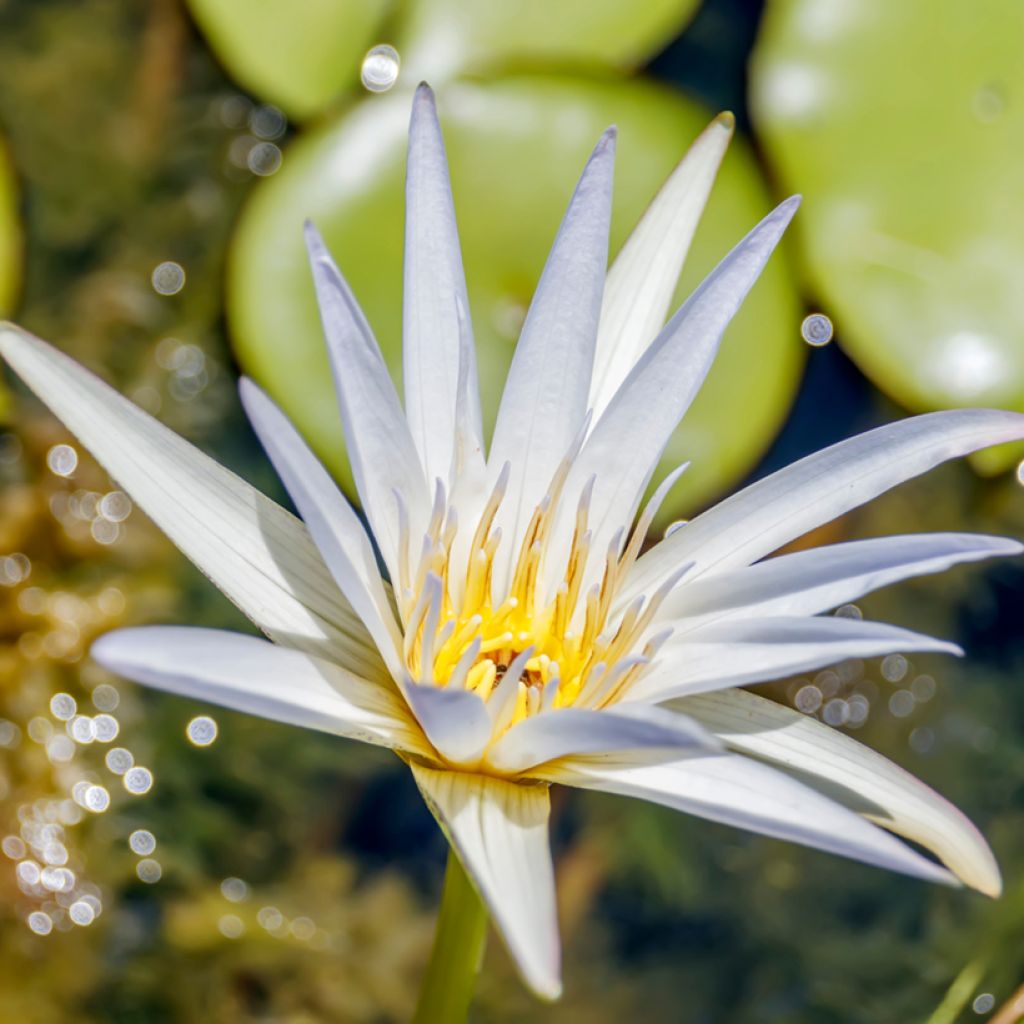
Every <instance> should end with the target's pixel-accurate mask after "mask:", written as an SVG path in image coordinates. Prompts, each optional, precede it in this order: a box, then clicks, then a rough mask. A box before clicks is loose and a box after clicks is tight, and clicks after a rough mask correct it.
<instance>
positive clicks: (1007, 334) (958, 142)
mask: <svg viewBox="0 0 1024 1024" xmlns="http://www.w3.org/2000/svg"><path fill="white" fill-rule="evenodd" d="M1022 38H1024V7H1022V6H1021V5H1020V4H1007V3H1003V2H1002V0H978V2H977V3H972V4H961V3H957V2H956V0H905V2H902V3H890V2H887V0H858V2H857V3H848V2H847V3H827V4H825V3H820V2H817V0H777V2H776V3H773V4H771V5H770V6H769V8H768V13H767V17H766V19H765V22H764V25H763V29H762V34H761V38H760V40H759V43H758V46H757V50H756V53H755V58H754V62H753V73H752V80H751V104H752V108H753V114H754V117H755V120H756V123H757V126H758V128H759V129H760V131H761V133H762V137H763V139H764V142H765V145H766V148H767V151H768V153H769V155H770V157H771V159H772V161H773V163H774V165H775V167H776V168H777V170H778V172H779V175H780V178H781V180H782V181H783V182H784V184H785V186H786V187H787V189H792V190H794V191H801V192H803V193H804V194H805V196H806V202H805V203H804V208H803V211H802V213H801V216H800V218H798V221H799V223H798V226H797V231H798V236H799V238H800V241H801V243H802V255H803V258H804V262H805V264H806V268H807V272H808V274H809V275H810V279H811V281H812V282H813V286H814V288H815V290H816V291H817V293H818V294H819V296H820V298H821V300H822V302H823V304H824V306H825V307H826V309H827V310H828V311H829V312H830V313H831V314H832V315H833V317H834V319H835V320H836V323H837V327H838V334H839V337H840V338H841V340H842V344H843V346H844V348H845V349H846V350H847V351H848V352H849V354H850V355H851V356H852V357H853V359H854V360H856V362H857V363H858V365H859V366H860V367H861V369H862V370H863V371H864V372H865V373H866V374H867V375H868V376H869V377H870V378H871V379H872V381H874V383H875V384H877V385H878V386H879V387H880V388H882V389H883V390H884V391H886V392H887V393H888V394H890V395H891V396H892V397H893V398H895V399H896V400H897V401H899V402H900V403H902V404H903V405H905V406H907V407H908V408H910V409H912V410H915V411H921V410H929V409H936V408H946V407H950V406H972V405H993V406H1002V407H1012V408H1017V409H1024V288H1022V287H1021V281H1022V280H1024V202H1022V199H1021V197H1022V191H1021V182H1022V181H1024V61H1022V60H1021V53H1020V40H1021V39H1022ZM1017 457H1019V451H1015V450H1014V449H1008V448H1002V449H994V450H992V451H990V452H988V453H984V455H983V457H981V458H980V459H979V460H978V461H979V465H980V466H981V467H982V468H985V469H991V470H998V469H1000V468H1003V467H1004V466H1005V465H1006V464H1008V462H1009V461H1011V460H1013V459H1015V458H1017Z"/></svg>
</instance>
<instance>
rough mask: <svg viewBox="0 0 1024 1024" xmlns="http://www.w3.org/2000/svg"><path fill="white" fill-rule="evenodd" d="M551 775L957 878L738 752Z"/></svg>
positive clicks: (911, 871) (910, 870)
mask: <svg viewBox="0 0 1024 1024" xmlns="http://www.w3.org/2000/svg"><path fill="white" fill-rule="evenodd" d="M544 774H545V777H546V778H548V779H549V780H550V781H551V782H561V783H565V784H566V785H569V786H578V787H580V788H583V789H597V790H602V791H603V792H605V793H619V794H621V795H623V796H632V797H638V798H639V799H641V800H650V801H651V802H652V803H658V804H664V805H665V806H666V807H672V808H674V809H675V810H677V811H683V812H685V813H687V814H695V815H697V816H698V817H701V818H708V819H710V820H711V821H719V822H722V823H723V824H726V825H735V826H736V827H738V828H742V829H747V830H748V831H750V832H759V833H761V834H762V835H766V836H773V837H774V838H776V839H785V840H787V841H788V842H793V843H800V844H802V845H804V846H811V847H814V848H816V849H819V850H826V851H828V852H829V853H838V854H839V855H840V856H843V857H851V858H853V859H854V860H860V861H864V862H865V863H867V864H874V865H876V866H877V867H883V868H888V869H889V870H891V871H900V872H903V873H905V874H908V875H916V876H917V877H919V878H925V879H928V880H929V881H932V882H943V883H945V884H947V885H956V884H957V883H956V879H955V878H954V877H953V876H952V875H950V874H949V872H947V871H946V870H944V869H943V868H941V867H940V866H939V865H937V864H934V863H932V862H931V861H930V860H927V859H926V858H925V857H922V856H921V855H920V854H919V853H915V852H914V851H913V850H912V849H910V847H908V846H905V845H904V844H903V843H901V842H900V841H899V840H898V839H896V838H895V837H893V836H891V835H889V833H888V832H885V831H883V830H882V829H880V828H876V827H875V826H874V825H872V824H870V823H869V822H867V821H865V820H864V819H863V818H861V817H858V816H857V815H856V814H854V813H853V812H852V811H848V810H847V809H846V808H845V807H842V806H840V805H839V804H837V803H835V802H834V801H832V800H829V799H828V798H827V797H824V796H822V795H821V794H820V793H817V792H815V791H814V790H813V789H811V788H810V787H808V786H805V785H803V784H802V783H800V782H797V781H796V780H795V779H791V778H790V777H789V776H787V775H784V774H783V773H782V772H779V771H776V770H775V769H774V768H770V767H768V766H767V765H763V764H759V763H758V762H757V761H753V760H751V759H749V758H746V757H742V756H740V755H738V754H708V755H701V756H695V757H690V758H686V759H683V760H678V761H674V762H672V763H669V764H645V763H643V762H642V761H641V760H640V759H638V758H633V759H628V758H623V759H621V760H618V761H616V760H615V759H613V758H607V759H601V760H597V759H595V760H594V761H593V763H591V764H584V763H583V762H582V761H579V762H573V763H572V764H563V765H558V766H555V765H552V766H551V767H550V768H548V769H547V770H546V771H545V773H544Z"/></svg>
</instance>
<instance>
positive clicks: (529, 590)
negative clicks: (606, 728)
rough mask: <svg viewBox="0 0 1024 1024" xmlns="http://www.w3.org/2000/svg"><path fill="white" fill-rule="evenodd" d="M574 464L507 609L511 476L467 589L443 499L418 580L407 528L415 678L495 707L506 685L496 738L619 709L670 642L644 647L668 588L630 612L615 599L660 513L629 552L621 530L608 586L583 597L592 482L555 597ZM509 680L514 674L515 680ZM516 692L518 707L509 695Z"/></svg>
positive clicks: (539, 523) (479, 532)
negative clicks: (503, 564)
mask: <svg viewBox="0 0 1024 1024" xmlns="http://www.w3.org/2000/svg"><path fill="white" fill-rule="evenodd" d="M568 469H569V463H568V461H566V462H563V464H562V465H561V466H560V467H559V470H558V472H557V473H556V474H555V478H554V480H553V481H552V484H551V487H550V488H549V490H548V493H547V495H546V496H545V498H544V500H543V501H541V503H540V504H539V505H538V506H537V507H536V508H535V509H534V512H533V515H532V517H531V519H530V522H529V524H528V526H527V529H526V532H525V534H524V536H523V539H522V542H521V543H520V545H519V550H518V555H517V558H516V561H515V565H514V569H513V571H512V575H511V582H510V585H509V587H508V591H507V594H506V595H505V597H504V599H502V600H500V603H496V602H495V600H494V597H493V594H492V590H493V587H492V581H493V570H494V561H495V556H496V555H497V552H498V548H499V544H500V543H501V536H500V530H498V529H496V528H495V527H494V520H495V516H496V515H497V512H498V509H499V507H500V505H501V502H502V499H503V497H504V491H505V485H506V480H507V474H506V473H503V474H502V475H501V477H500V478H499V480H498V483H497V484H496V486H495V488H494V490H493V491H492V493H491V495H490V498H489V500H488V501H487V504H486V505H485V507H484V509H483V512H482V514H481V516H480V518H479V521H478V523H477V526H476V530H475V533H474V536H473V539H472V542H471V545H470V549H469V554H468V558H467V559H466V561H465V571H464V577H463V578H462V579H461V580H460V581H459V582H460V583H461V586H460V587H459V588H457V589H456V588H453V587H452V586H451V584H452V582H453V581H452V579H451V574H452V572H453V565H452V546H453V542H454V539H455V533H456V526H455V523H454V522H453V521H452V520H453V516H452V515H451V514H450V513H449V516H448V518H447V520H446V519H445V516H444V514H443V510H444V504H443V501H442V500H441V497H440V495H439V496H438V500H437V501H436V502H435V505H434V510H433V515H432V517H431V520H430V523H429V524H428V527H427V532H426V539H425V542H424V546H423V554H422V556H421V558H420V561H419V565H418V567H417V571H416V573H415V576H413V575H412V574H411V573H410V572H408V570H407V569H406V568H405V567H406V566H408V565H409V562H408V559H407V552H408V530H407V528H405V527H403V540H402V546H403V551H402V554H401V557H400V566H401V568H402V572H403V575H404V576H405V578H403V579H402V580H400V587H399V595H400V596H399V611H400V613H401V616H402V621H403V625H404V644H405V649H404V654H405V662H406V667H407V669H408V671H409V674H410V676H411V677H412V678H413V679H414V680H416V681H418V682H420V683H433V684H434V685H436V686H440V687H447V686H458V687H462V688H465V689H466V690H469V691H471V692H473V693H476V694H477V695H478V696H479V697H480V698H481V699H482V700H484V701H485V702H487V701H490V700H491V699H492V697H493V696H494V695H495V693H496V691H498V690H499V687H500V685H501V684H502V682H503V681H506V682H507V684H508V685H506V686H504V687H501V690H502V691H503V692H504V694H505V697H506V701H507V710H503V711H502V713H501V714H500V715H499V717H498V720H497V721H496V722H495V738H497V736H499V735H500V734H501V733H503V732H504V731H506V730H507V729H508V728H510V727H511V726H512V725H514V724H515V723H516V722H518V721H521V720H522V719H524V718H526V717H529V716H531V715H535V714H537V713H538V712H540V711H542V710H547V709H549V708H561V707H567V706H570V705H578V706H582V707H590V708H600V707H604V706H606V705H608V704H609V703H612V702H614V701H615V700H616V699H617V698H618V697H619V696H620V695H621V694H622V693H623V692H624V691H625V689H626V688H627V687H629V686H630V685H631V683H632V682H633V681H634V680H635V679H636V678H637V677H638V676H639V675H640V674H641V673H642V672H643V671H644V669H645V668H646V667H647V665H648V664H650V662H651V660H652V658H653V657H654V655H655V653H656V652H657V649H658V648H659V647H660V646H661V644H662V643H663V642H664V640H665V639H666V638H667V631H666V632H665V633H664V634H661V635H657V636H653V637H650V638H649V639H647V640H646V641H644V642H643V643H642V644H641V641H642V640H643V638H644V636H645V634H647V633H648V629H649V626H650V624H651V620H652V619H653V617H654V614H655V612H656V611H657V609H658V607H659V605H660V604H661V602H662V600H663V599H664V597H665V595H666V594H667V592H668V589H669V588H668V587H664V588H661V589H660V590H659V591H658V593H656V594H655V595H653V597H652V598H651V600H650V601H645V599H644V598H643V597H640V598H637V599H636V600H635V601H634V602H633V603H632V604H631V605H630V606H629V607H628V608H627V609H626V610H625V611H624V612H623V613H622V614H621V615H613V601H614V598H615V595H616V593H617V591H618V590H619V587H620V584H621V582H622V581H623V580H624V578H625V576H626V574H627V572H628V571H629V569H630V568H631V566H632V565H633V563H634V561H635V560H636V558H637V556H638V555H639V553H640V548H641V545H642V544H643V541H644V538H645V537H646V534H647V530H648V528H649V526H650V521H651V519H652V518H653V514H654V509H653V508H651V507H650V506H649V507H648V509H647V510H645V512H644V514H643V515H642V516H641V517H640V520H639V522H638V523H637V527H636V529H635V530H634V532H633V535H632V537H631V538H630V540H629V543H628V544H626V545H625V546H623V540H624V535H625V531H624V530H620V531H619V532H618V533H616V535H615V537H614V538H613V539H612V541H611V543H610V544H609V546H608V550H607V551H606V552H605V553H604V565H603V570H602V573H601V576H600V580H599V582H597V583H594V584H593V585H592V586H590V587H588V588H587V590H586V592H585V593H584V592H583V584H584V578H585V571H586V566H587V561H588V557H589V556H590V554H591V551H590V547H591V533H590V531H589V529H588V518H589V510H590V496H591V493H592V487H590V486H588V487H586V488H584V489H583V493H582V495H581V497H580V500H579V503H578V506H577V511H576V521H575V527H574V531H573V538H572V543H571V545H570V546H569V550H568V553H567V555H566V557H565V561H564V571H563V573H562V579H561V582H560V583H559V585H558V586H557V587H556V588H555V589H554V593H553V596H551V594H550V592H548V593H545V588H544V586H543V583H542V576H543V574H542V572H541V569H542V566H543V564H544V560H545V557H547V556H548V555H549V541H550V536H551V532H552V526H553V521H554V515H555V510H556V507H557V504H558V500H559V498H560V497H561V493H562V490H563V487H564V485H565V479H566V476H567V474H568ZM460 561H461V559H460ZM674 582H675V581H674V580H673V583H674ZM453 589H455V591H456V592H457V593H459V594H460V595H461V596H460V597H459V598H458V599H453V597H452V593H453ZM645 605H646V606H645ZM638 648H639V650H638ZM509 675H513V676H514V677H515V679H514V680H507V676H509ZM511 685H514V686H515V695H514V700H510V699H508V698H509V697H511V696H512V695H511V693H510V692H509V689H510V686H511ZM503 703H505V702H503Z"/></svg>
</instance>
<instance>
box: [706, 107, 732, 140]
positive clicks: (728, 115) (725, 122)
mask: <svg viewBox="0 0 1024 1024" xmlns="http://www.w3.org/2000/svg"><path fill="white" fill-rule="evenodd" d="M712 124H715V125H717V126H718V127H719V128H722V129H724V130H725V131H726V132H728V133H729V134H730V135H731V134H732V133H733V132H734V131H735V130H736V115H735V114H734V113H733V112H732V111H731V110H723V111H722V113H720V114H719V115H718V117H716V118H715V119H714V121H712Z"/></svg>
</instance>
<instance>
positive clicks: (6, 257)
mask: <svg viewBox="0 0 1024 1024" xmlns="http://www.w3.org/2000/svg"><path fill="white" fill-rule="evenodd" d="M20 280H21V225H20V222H19V220H18V189H17V183H16V181H15V177H14V168H13V167H11V164H10V161H9V160H8V157H7V150H6V148H5V147H4V145H3V143H2V142H0V316H7V315H8V314H9V313H10V311H11V307H12V306H13V304H14V296H15V293H16V292H17V289H18V283H19V282H20Z"/></svg>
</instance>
